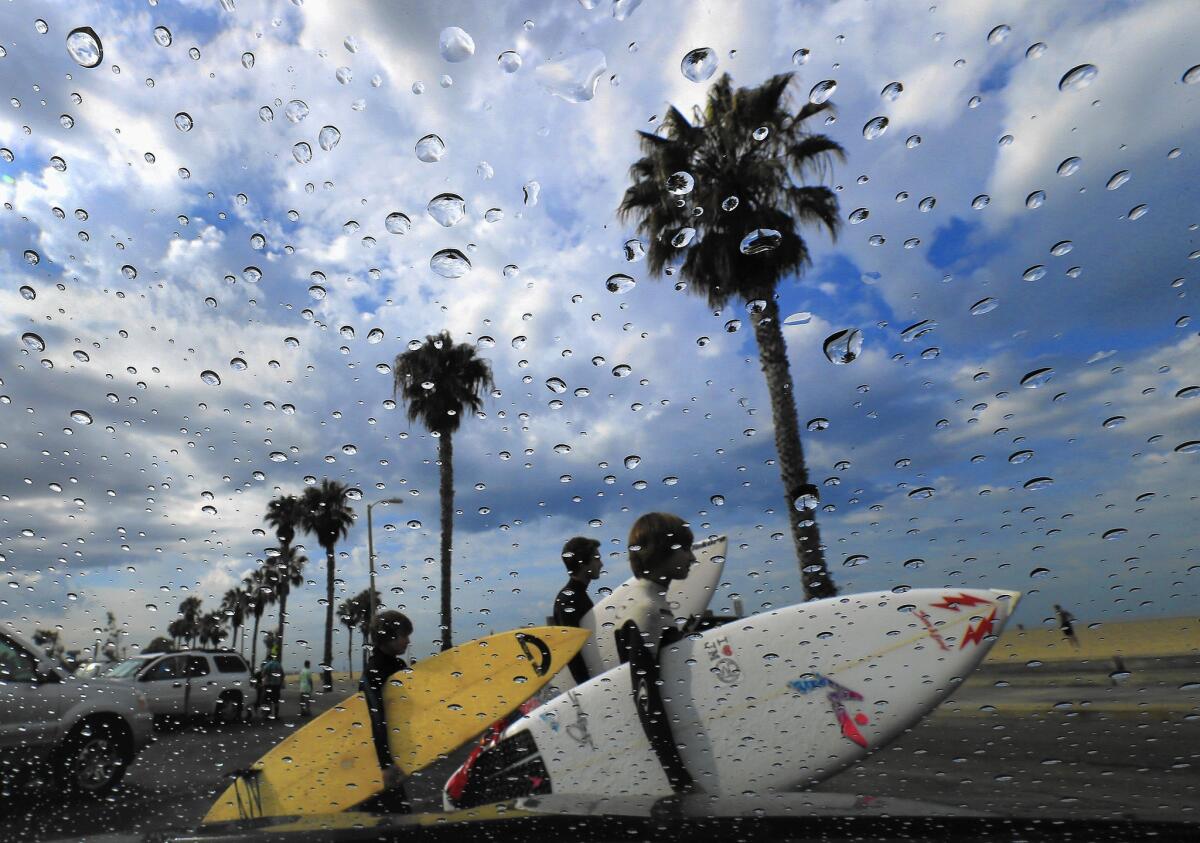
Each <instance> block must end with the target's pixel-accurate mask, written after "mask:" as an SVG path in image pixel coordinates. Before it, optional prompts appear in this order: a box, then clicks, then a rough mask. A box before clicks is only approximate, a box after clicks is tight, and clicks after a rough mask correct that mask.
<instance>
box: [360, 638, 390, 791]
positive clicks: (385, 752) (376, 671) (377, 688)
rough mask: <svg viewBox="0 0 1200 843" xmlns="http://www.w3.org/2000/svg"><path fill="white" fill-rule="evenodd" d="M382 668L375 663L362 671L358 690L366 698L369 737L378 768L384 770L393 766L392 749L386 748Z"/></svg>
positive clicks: (384, 680) (386, 726) (385, 679)
mask: <svg viewBox="0 0 1200 843" xmlns="http://www.w3.org/2000/svg"><path fill="white" fill-rule="evenodd" d="M387 678H388V677H386V676H384V675H383V670H382V669H381V668H380V667H379V666H378V665H377V664H376V663H375V662H373V661H372V662H371V664H370V665H369V666H368V667H367V669H366V670H364V671H363V675H362V681H360V682H359V690H361V691H362V692H363V696H365V697H366V698H367V712H368V713H369V715H370V717H371V738H372V740H373V741H374V743H375V756H376V757H377V758H378V759H379V768H380V769H381V770H386V769H387V768H388V767H391V766H394V762H393V761H392V751H391V750H390V749H389V748H388V724H387V717H386V715H385V714H384V711H383V686H384V683H385V682H386V681H387Z"/></svg>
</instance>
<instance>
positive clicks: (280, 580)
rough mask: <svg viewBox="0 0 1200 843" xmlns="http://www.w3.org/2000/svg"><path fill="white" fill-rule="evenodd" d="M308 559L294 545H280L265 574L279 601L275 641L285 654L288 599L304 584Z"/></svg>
mask: <svg viewBox="0 0 1200 843" xmlns="http://www.w3.org/2000/svg"><path fill="white" fill-rule="evenodd" d="M307 562H308V557H307V556H305V555H304V554H303V553H301V552H300V551H299V549H297V548H296V547H295V546H294V545H292V544H280V546H279V552H278V553H277V554H275V555H274V556H268V557H267V561H266V564H265V565H264V566H263V574H264V575H265V577H266V579H267V582H269V583H270V584H271V588H272V591H273V592H274V598H275V599H276V600H278V601H279V625H278V626H277V627H276V628H275V640H276V643H277V644H278V645H279V651H280V653H281V654H282V652H283V625H284V624H285V623H286V622H287V599H288V594H289V593H290V592H291V590H292V589H293V588H298V587H300V586H301V585H303V584H304V565H305V564H306V563H307Z"/></svg>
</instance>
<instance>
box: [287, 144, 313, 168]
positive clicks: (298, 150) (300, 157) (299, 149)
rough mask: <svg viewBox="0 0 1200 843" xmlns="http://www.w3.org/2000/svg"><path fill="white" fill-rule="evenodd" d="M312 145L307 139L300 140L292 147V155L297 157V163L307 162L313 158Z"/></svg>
mask: <svg viewBox="0 0 1200 843" xmlns="http://www.w3.org/2000/svg"><path fill="white" fill-rule="evenodd" d="M312 156H313V152H312V147H311V146H309V145H308V143H306V142H305V141H300V142H299V143H297V144H296V145H295V146H293V147H292V157H293V158H295V159H296V163H297V164H307V163H308V162H309V161H311V160H312Z"/></svg>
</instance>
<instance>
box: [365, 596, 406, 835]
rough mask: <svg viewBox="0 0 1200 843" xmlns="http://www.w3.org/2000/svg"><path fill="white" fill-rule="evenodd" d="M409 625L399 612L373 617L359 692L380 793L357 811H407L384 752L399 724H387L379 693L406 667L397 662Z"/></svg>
mask: <svg viewBox="0 0 1200 843" xmlns="http://www.w3.org/2000/svg"><path fill="white" fill-rule="evenodd" d="M412 631H413V625H412V621H410V620H409V619H408V616H407V615H405V614H403V613H402V612H396V611H388V612H380V613H379V614H378V615H377V616H376V617H375V624H374V626H373V627H372V636H371V640H372V642H373V648H372V651H371V657H370V659H368V661H367V666H366V669H365V670H363V675H362V681H361V682H359V686H358V687H359V690H360V691H362V692H363V694H364V695H365V696H366V698H367V710H368V711H369V712H370V714H371V737H372V739H373V740H374V742H375V754H376V756H377V757H378V759H379V768H380V770H381V771H382V772H383V788H384V789H383V792H382V793H380V794H378V795H376V796H374V797H372V798H371V799H369V800H367V801H366V802H364V803H363V804H362V805H361V806H360V807H359V808H358V809H356V810H362V811H379V812H386V813H391V814H407V813H409V812H410V811H411V807H410V806H409V804H408V794H407V793H405V790H404V774H403V773H402V772H401V770H400V768H399V767H397V766H396V765H395V763H394V762H393V760H392V753H391V750H390V749H389V748H388V731H389V729H394V728H396V727H398V726H400V725H401V724H399V723H391V724H389V723H388V722H387V716H386V714H385V712H384V707H383V689H384V687H386V685H387V682H388V679H389V678H390V677H391V676H392V674H394V673H396V672H397V671H401V670H407V669H408V663H407V662H406V661H404V659H402V658H401V656H402V655H404V653H405V651H406V650H408V639H409V636H411V635H412Z"/></svg>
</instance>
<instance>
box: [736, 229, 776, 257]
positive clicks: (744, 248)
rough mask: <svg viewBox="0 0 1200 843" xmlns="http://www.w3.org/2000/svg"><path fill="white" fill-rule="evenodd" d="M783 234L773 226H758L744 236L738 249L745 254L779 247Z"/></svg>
mask: <svg viewBox="0 0 1200 843" xmlns="http://www.w3.org/2000/svg"><path fill="white" fill-rule="evenodd" d="M782 243H783V235H782V234H780V233H779V232H778V231H776V230H775V229H773V228H756V229H754V230H753V231H751V232H750V233H749V234H747V235H746V236H745V237H743V238H742V242H741V244H740V245H739V246H738V250H739V251H740V252H741V253H742V254H743V255H758V254H761V253H763V252H769V251H771V250H773V249H777V248H779V246H780V244H782Z"/></svg>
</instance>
